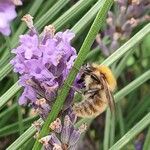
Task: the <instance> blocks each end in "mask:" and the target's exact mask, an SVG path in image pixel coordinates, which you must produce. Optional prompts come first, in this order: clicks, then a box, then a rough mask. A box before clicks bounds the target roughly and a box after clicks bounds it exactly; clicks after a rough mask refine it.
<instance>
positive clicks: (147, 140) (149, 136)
mask: <svg viewBox="0 0 150 150" xmlns="http://www.w3.org/2000/svg"><path fill="white" fill-rule="evenodd" d="M149 148H150V127H149V128H148V132H147V135H146V138H145V142H144V146H143V150H149Z"/></svg>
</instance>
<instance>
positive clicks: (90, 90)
mask: <svg viewBox="0 0 150 150" xmlns="http://www.w3.org/2000/svg"><path fill="white" fill-rule="evenodd" d="M98 91H99V89H98V88H95V89H89V90H85V91H84V94H90V93H95V92H98Z"/></svg>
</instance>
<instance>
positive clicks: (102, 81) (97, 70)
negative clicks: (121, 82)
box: [73, 64, 116, 118]
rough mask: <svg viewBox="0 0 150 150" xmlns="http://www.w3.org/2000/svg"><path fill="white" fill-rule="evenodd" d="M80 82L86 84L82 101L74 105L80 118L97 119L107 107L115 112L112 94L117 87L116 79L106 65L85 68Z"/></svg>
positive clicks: (93, 65) (74, 109) (92, 65)
mask: <svg viewBox="0 0 150 150" xmlns="http://www.w3.org/2000/svg"><path fill="white" fill-rule="evenodd" d="M79 82H84V84H85V89H84V93H83V94H82V99H83V100H82V101H81V102H79V103H75V104H74V105H73V111H74V112H75V114H76V115H77V116H78V117H84V118H85V117H86V118H87V117H96V116H97V115H99V114H101V113H102V112H103V111H104V110H105V109H106V107H107V106H109V107H110V110H111V112H114V110H115V103H114V99H113V95H112V92H113V91H114V89H115V87H116V79H115V77H114V75H113V74H112V71H111V70H110V69H109V68H108V67H107V66H104V65H97V64H91V65H87V66H86V67H84V68H83V74H82V76H81V79H80V80H79Z"/></svg>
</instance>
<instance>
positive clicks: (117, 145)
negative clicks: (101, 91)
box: [109, 112, 150, 150]
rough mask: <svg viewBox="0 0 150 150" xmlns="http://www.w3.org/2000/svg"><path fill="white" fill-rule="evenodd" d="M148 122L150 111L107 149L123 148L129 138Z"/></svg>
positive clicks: (149, 121)
mask: <svg viewBox="0 0 150 150" xmlns="http://www.w3.org/2000/svg"><path fill="white" fill-rule="evenodd" d="M149 124H150V112H149V113H148V114H147V115H146V116H145V117H144V118H143V119H142V120H140V121H139V122H138V123H137V124H136V125H135V126H134V127H133V128H132V129H130V130H129V131H128V132H127V133H126V134H125V135H124V136H123V137H122V138H121V139H120V140H118V141H117V142H116V143H115V144H114V145H113V146H112V147H111V148H110V149H109V150H116V149H121V148H123V147H124V146H125V145H126V144H127V143H128V142H129V141H130V140H132V139H133V138H134V137H135V136H136V135H137V134H138V133H140V132H141V131H142V130H143V129H144V128H146V127H147V126H148V125H149Z"/></svg>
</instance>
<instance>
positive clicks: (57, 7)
mask: <svg viewBox="0 0 150 150" xmlns="http://www.w3.org/2000/svg"><path fill="white" fill-rule="evenodd" d="M68 3H69V0H59V1H58V2H56V3H55V4H54V5H53V6H52V7H51V9H49V10H48V11H47V12H46V13H45V14H44V15H43V16H42V17H41V18H40V19H39V20H37V22H36V23H35V26H36V27H37V28H38V29H41V28H42V27H43V26H44V25H46V24H47V23H48V22H49V21H51V19H53V18H54V17H55V15H56V14H57V13H58V12H60V11H61V9H62V8H63V7H64V6H66V5H67V4H68Z"/></svg>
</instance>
